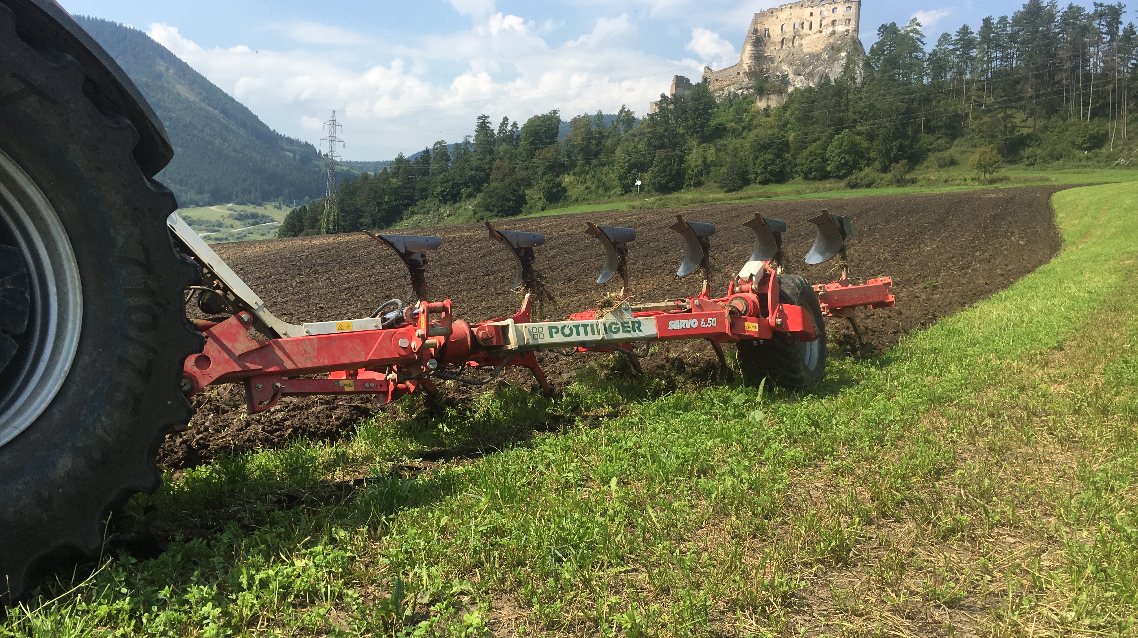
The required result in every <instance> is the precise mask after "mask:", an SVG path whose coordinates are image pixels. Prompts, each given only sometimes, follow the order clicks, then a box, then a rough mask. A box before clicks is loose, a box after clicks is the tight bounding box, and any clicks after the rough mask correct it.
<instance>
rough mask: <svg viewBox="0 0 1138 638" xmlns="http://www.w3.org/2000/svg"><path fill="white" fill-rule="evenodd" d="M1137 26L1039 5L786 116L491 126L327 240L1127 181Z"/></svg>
mask: <svg viewBox="0 0 1138 638" xmlns="http://www.w3.org/2000/svg"><path fill="white" fill-rule="evenodd" d="M1124 13H1125V7H1124V5H1122V4H1101V3H1094V7H1093V9H1091V10H1087V9H1084V8H1083V7H1080V6H1078V5H1074V4H1071V5H1068V6H1067V7H1065V8H1060V7H1059V6H1058V5H1057V4H1056V3H1055V2H1045V1H1043V0H1029V1H1028V2H1027V3H1026V4H1024V5H1023V7H1022V8H1021V9H1020V10H1019V11H1017V12H1015V13H1014V14H1013V15H1012V16H1010V17H1008V16H1000V17H998V18H991V17H989V18H985V19H984V20H983V23H982V24H981V25H979V27H978V28H976V29H973V28H972V27H970V26H969V25H964V26H961V27H960V28H959V29H957V30H956V31H955V32H953V33H944V34H942V35H941V36H940V37H939V38H938V39H937V41H936V43H935V45H934V46H932V47H929V46H927V43H926V41H925V37H924V35H923V34H922V32H921V30H920V26H921V25H920V24H919V23H918V22H916V21H912V22H910V23H909V24H907V25H904V26H898V25H897V24H896V23H890V24H885V25H882V26H881V27H879V28H878V29H877V32H876V40H875V42H874V44H873V45H872V46H871V47H870V49H869V51H868V52H865V53H864V55H861V54H858V55H851V56H850V61H849V63H847V65H846V68H845V70H844V71H843V73H842V74H841V76H840V77H838V78H834V79H824V80H823V81H822V82H821V83H820V84H819V85H818V86H816V87H812V88H805V89H798V90H794V91H792V92H790V93H789V95H788V96H787V101H786V103H785V104H784V105H783V106H780V107H775V108H758V107H757V106H756V96H760V97H761V96H763V95H766V94H769V93H772V92H785V91H786V88H785V81H784V80H783V81H780V78H761V79H759V80H758V81H757V82H756V83H755V86H754V90H753V92H748V93H746V94H742V95H739V94H734V95H728V96H722V97H721V98H720V99H719V100H716V98H715V97H714V96H713V95H712V94H711V93H710V92H709V91H708V89H707V87H706V86H705V85H703V84H698V85H696V86H695V88H694V89H693V90H692V92H691V94H690V96H688V97H687V98H686V99H683V100H671V99H669V98H668V97H666V96H661V101H660V103H659V109H658V111H656V112H654V113H651V114H649V115H648V116H647V117H645V118H643V119H641V120H637V119H636V118H635V117H634V115H633V113H632V112H631V111H629V110H628V109H626V108H622V109H621V111H620V113H619V114H618V116H617V117H616V118H615V119H614V118H611V117H610V118H608V120H609V121H610V122H611V123H609V124H607V125H606V124H605V118H603V117H602V116H601V114H599V113H598V114H597V115H596V116H580V117H576V118H573V119H572V121H571V123H570V124H571V126H570V131H569V133H568V135H566V136H564V137H563V138H562V139H559V136H558V126H559V123H560V115H559V113H558V112H557V111H553V112H550V113H547V114H544V115H537V116H534V117H532V118H530V119H529V120H528V121H526V122H525V123H524V124H522V125H521V126H520V127H519V126H518V123H516V122H510V121H509V120H508V119H503V120H502V121H501V122H500V124H498V125H497V126H496V127H495V126H494V124H493V121H492V120H491V118H490V117H488V116H486V115H482V116H479V117H478V120H477V122H476V125H475V130H474V135H473V137H472V138H471V137H468V138H466V139H465V140H463V142H462V143H460V144H458V145H451V146H452V147H453V150H451V149H450V148H448V145H447V144H446V143H445V142H444V141H439V142H437V143H436V144H435V145H434V146H433V148H430V149H426V150H424V151H423V152H422V153H420V154H417V155H416V156H415V158H414V159H413V160H412V159H408V158H405V157H403V156H400V157H398V158H396V160H395V162H394V163H393V164H392V165H391V166H390V167H389V168H387V169H385V170H383V171H381V172H379V173H378V174H374V175H370V174H365V175H363V176H360V177H358V178H356V179H351V180H349V181H346V182H344V183H343V184H342V185H341V187H340V190H339V193H338V195H337V198H336V200H335V202H334V204H335V205H334V209H335V212H336V218H335V219H334V220H332V221H333V223H332V224H329V225H326V230H329V231H339V232H346V231H355V230H360V229H365V228H385V227H388V226H391V225H392V224H395V223H398V222H400V221H401V220H403V219H405V218H407V217H409V216H412V215H421V214H429V213H431V212H432V211H439V210H450V211H460V212H461V211H466V216H465V218H467V219H480V218H489V217H505V216H512V215H518V214H522V213H525V212H536V211H540V210H543V209H545V208H548V207H550V206H555V205H563V204H565V203H574V202H585V201H590V200H597V199H601V198H605V197H619V196H620V195H622V194H627V193H630V192H633V191H635V190H636V188H637V187H636V185H635V184H636V182H637V180H640V181H641V182H642V183H643V188H645V189H647V190H648V191H649V192H655V193H671V192H676V191H680V190H683V189H691V188H698V187H700V186H704V185H714V186H717V187H719V188H720V189H722V190H724V191H734V190H738V189H741V188H744V187H746V186H748V185H750V184H752V183H756V184H771V183H781V182H786V181H788V180H792V179H802V180H822V179H832V178H837V179H843V180H845V182H846V184H847V185H848V186H850V187H855V188H856V187H871V186H875V185H882V184H897V183H903V182H904V179H905V175H906V174H907V173H908V172H909V171H910V170H911V169H912V168H913V167H916V166H918V165H934V166H939V167H940V168H947V167H948V166H950V165H952V164H954V163H956V162H958V161H959V160H958V159H957V158H958V157H959V156H960V155H961V153H960V152H959V151H960V150H961V149H964V151H965V155H966V156H971V162H972V165H973V166H974V167H975V168H976V170H977V171H978V172H979V173H981V174H984V175H987V174H989V173H990V172H992V171H994V170H996V168H997V167H998V166H999V165H1001V164H1003V163H1013V164H1014V163H1018V164H1023V165H1028V166H1043V167H1047V166H1066V165H1071V164H1078V163H1083V164H1085V163H1092V164H1094V165H1099V166H1102V165H1108V164H1112V163H1127V162H1128V161H1129V159H1130V156H1131V154H1132V151H1133V145H1132V141H1131V139H1130V138H1129V135H1128V120H1129V103H1130V96H1131V95H1132V94H1135V93H1136V92H1138V86H1136V83H1135V82H1134V81H1133V78H1134V70H1135V64H1136V63H1138V31H1136V29H1135V27H1134V25H1133V23H1126V24H1124V20H1123V16H1124ZM324 211H325V206H324V202H323V200H320V201H316V202H313V203H312V204H310V205H308V206H303V207H300V208H297V209H295V210H293V211H291V212H290V214H289V215H288V217H287V218H286V220H285V222H284V224H282V227H281V229H280V234H281V236H295V235H300V234H312V233H316V232H320V228H321V224H320V222H321V217H322V215H323V214H324Z"/></svg>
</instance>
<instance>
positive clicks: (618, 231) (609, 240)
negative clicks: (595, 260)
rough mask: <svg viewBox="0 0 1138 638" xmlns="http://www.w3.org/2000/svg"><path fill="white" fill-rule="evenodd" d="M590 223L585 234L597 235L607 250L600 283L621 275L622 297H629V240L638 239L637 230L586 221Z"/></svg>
mask: <svg viewBox="0 0 1138 638" xmlns="http://www.w3.org/2000/svg"><path fill="white" fill-rule="evenodd" d="M585 223H586V224H588V225H589V227H588V228H586V229H585V234H586V235H589V236H590V237H596V238H597V241H599V242H601V246H603V247H604V250H605V263H604V266H602V267H601V275H600V276H599V277H597V283H598V284H604V283H607V282H608V281H609V280H610V279H612V278H613V276H614V275H620V279H621V282H622V284H621V288H620V297H621V299H627V298H628V242H630V241H632V240H634V239H636V231H635V230H634V229H632V228H621V227H619V226H597V225H596V224H594V223H593V222H585Z"/></svg>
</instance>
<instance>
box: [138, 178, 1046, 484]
mask: <svg viewBox="0 0 1138 638" xmlns="http://www.w3.org/2000/svg"><path fill="white" fill-rule="evenodd" d="M1057 190H1059V188H1057V187H1031V188H1017V189H1002V190H992V191H971V192H959V193H933V194H917V195H894V196H871V197H857V198H845V199H812V200H795V201H768V202H758V203H747V204H718V205H709V206H697V207H690V208H679V209H669V210H637V211H608V212H598V213H589V214H584V215H559V216H551V217H543V218H536V219H520V220H508V221H503V222H500V223H499V224H498V227H499V228H502V229H506V230H526V231H532V232H540V233H545V234H546V237H547V242H546V244H545V246H543V247H541V248H539V249H538V257H537V262H536V267H537V269H538V270H539V271H540V272H541V273H542V274H543V275H544V276H545V281H546V285H547V287H548V289H549V291H550V292H551V293H552V294H553V295H554V296H555V297H556V299H557V304H547V305H546V306H545V314H546V317H547V318H550V319H559V318H564V317H565V316H566V315H568V314H569V313H571V312H577V311H580V310H584V309H588V308H592V307H596V305H597V304H598V303H599V302H600V300H601V297H602V295H603V293H604V292H606V291H615V290H617V289H618V288H619V283H617V282H615V281H614V282H610V283H609V284H608V285H607V286H605V287H601V286H596V285H595V284H594V283H593V281H594V280H595V279H596V276H597V274H598V273H599V272H600V265H601V263H602V260H603V253H602V250H601V247H600V245H599V244H598V243H597V242H596V241H595V240H593V239H590V238H588V237H587V236H586V235H585V234H584V228H585V221H586V220H588V221H593V222H595V223H598V224H607V225H613V226H628V227H633V228H635V229H636V231H637V238H636V241H634V242H632V243H631V244H630V257H629V264H630V266H629V268H630V271H631V278H632V281H631V288H632V293H633V298H634V300H636V301H641V302H644V301H660V300H664V299H669V298H674V297H679V296H685V295H694V294H697V293H698V292H699V288H700V283H701V282H700V281H699V278H698V276H697V275H693V276H691V277H687V278H685V279H678V278H676V277H675V276H674V274H675V271H676V268H677V267H678V265H679V263H680V259H681V257H682V242H681V240H680V237H679V235H677V234H676V233H674V232H672V231H670V230H668V226H669V225H670V224H672V223H673V222H674V221H675V215H677V214H682V215H684V216H685V217H686V218H687V219H688V220H689V221H705V222H712V223H714V224H716V226H717V231H716V234H715V235H714V236H713V237H712V238H711V249H712V259H713V261H714V265H715V267H716V270H717V274H716V277H715V281H713V282H712V291H713V292H721V291H724V290H725V289H726V284H727V281H728V277H729V274H730V273H733V272H735V271H737V270H738V269H739V267H740V266H741V265H742V264H743V263H744V262H745V261H746V259H747V258H748V257H749V255H750V253H751V246H752V243H753V235H752V234H751V231H750V230H749V229H747V228H745V227H743V226H742V223H743V222H745V221H748V220H749V219H750V218H751V217H752V215H753V214H754V213H755V212H759V213H762V214H763V215H765V216H768V217H774V218H778V219H784V220H786V221H787V222H788V225H789V228H788V232H787V233H786V236H785V243H784V251H785V253H786V256H787V263H788V264H789V266H790V270H791V272H795V273H799V274H802V275H804V276H805V277H806V278H807V279H809V280H810V281H812V282H822V281H830V280H833V279H836V278H837V276H838V273H837V271H836V269H835V262H836V260H835V261H832V262H829V263H827V264H822V265H819V266H812V267H808V266H805V265H804V264H803V263H802V258H803V257H804V256H805V255H806V253H807V251H808V250H809V248H810V245H811V243H812V242H813V238H814V226H813V225H812V224H810V223H808V222H806V221H805V220H807V219H808V218H810V217H813V216H815V215H817V214H818V213H819V212H820V211H821V210H822V209H827V210H829V211H830V212H831V213H835V214H842V215H850V216H851V217H852V220H853V227H854V236H853V238H852V239H851V240H850V241H849V242H848V246H849V256H850V262H851V264H852V269H853V272H852V274H853V277H854V278H855V279H858V280H862V279H868V278H871V277H877V276H881V275H889V276H891V277H893V282H894V293H895V295H896V297H897V307H896V308H893V309H888V310H879V311H862V312H861V313H860V315H859V325H860V326H861V328H862V330H863V334H864V335H865V339H866V342H867V344H868V345H869V347H870V348H873V349H876V350H882V349H886V348H888V347H890V346H892V345H893V344H895V343H896V342H897V340H898V339H899V338H900V337H901V336H902V335H903V334H905V333H906V332H908V331H911V330H914V329H917V328H921V327H923V326H927V325H929V324H931V323H933V322H935V321H936V320H937V319H939V318H941V317H944V316H946V315H949V314H952V313H953V312H955V311H957V310H959V309H960V308H963V307H965V306H967V305H969V304H972V303H975V302H976V301H979V300H980V299H983V298H985V297H987V296H989V295H991V294H992V293H994V292H996V291H997V290H1000V289H1001V288H1004V287H1006V286H1008V285H1010V284H1011V283H1012V282H1014V281H1015V280H1016V279H1018V278H1020V277H1022V276H1023V275H1025V274H1027V273H1028V272H1031V271H1032V270H1034V269H1035V268H1037V267H1038V266H1040V265H1041V264H1043V263H1045V262H1047V261H1048V260H1050V259H1051V257H1052V256H1053V255H1054V254H1055V253H1056V252H1057V251H1058V249H1059V246H1060V238H1059V233H1058V232H1057V230H1056V229H1055V226H1054V224H1053V220H1052V211H1051V206H1050V199H1051V195H1052V194H1053V193H1054V192H1055V191H1057ZM415 232H416V233H419V234H434V235H437V236H439V237H441V238H442V240H443V242H442V247H441V248H440V249H439V250H438V251H436V252H435V253H433V254H431V256H430V265H429V267H428V278H427V282H428V292H429V295H430V297H431V298H432V299H443V298H450V299H452V300H453V301H454V303H455V310H456V314H457V315H458V316H459V317H461V318H463V319H465V320H467V321H469V322H471V323H475V322H478V321H483V320H487V319H492V318H495V317H501V316H508V315H510V314H513V313H514V312H516V310H517V307H518V305H519V303H520V297H519V296H518V295H517V294H515V293H513V292H511V291H510V287H511V286H512V284H513V272H514V267H513V261H512V257H511V256H510V255H509V254H508V253H507V252H506V250H505V249H504V248H503V247H502V246H501V245H498V244H496V243H494V242H491V241H490V240H489V239H488V238H487V234H486V230H485V229H484V228H483V227H482V226H480V225H460V226H446V227H439V228H435V229H420V230H417V231H415ZM215 249H216V250H217V252H218V254H220V255H221V256H222V257H223V258H224V259H225V260H226V261H227V262H228V263H229V264H230V265H231V266H232V267H233V269H234V270H236V271H237V273H238V274H239V275H241V277H243V278H244V279H245V281H246V282H247V283H248V284H249V285H250V286H251V287H252V288H253V289H254V290H256V291H257V293H258V294H259V295H260V296H261V297H262V298H263V299H264V300H265V301H266V303H267V304H268V306H269V308H270V309H271V310H272V311H273V312H274V313H275V314H277V315H278V316H280V317H282V318H283V319H285V320H287V321H291V322H296V323H301V322H305V321H330V320H337V319H353V318H359V317H365V316H370V315H371V313H372V312H374V310H375V308H376V307H377V306H379V304H380V303H382V302H383V301H386V300H388V299H391V298H396V297H398V298H402V299H409V298H411V293H410V286H409V284H408V278H407V275H406V273H405V271H404V270H403V266H402V263H401V262H400V261H399V259H398V257H396V256H395V254H394V253H392V252H391V251H390V250H389V249H388V248H386V247H385V246H382V245H380V244H379V243H377V242H375V241H374V240H372V239H371V238H369V237H367V236H366V235H363V234H349V235H336V236H326V237H311V238H297V239H287V240H270V241H261V242H246V243H234V244H223V245H219V246H216V247H215ZM830 330H831V333H830V334H831V342H832V346H831V347H835V346H834V345H833V343H834V342H836V343H838V344H848V343H849V341H850V340H849V333H848V328H847V327H846V324H845V322H844V320H841V321H835V322H833V323H832V325H831V327H830ZM544 356H545V360H543V364H545V365H547V366H548V367H549V371H550V372H551V375H550V376H551V379H552V380H553V381H554V383H555V385H557V384H561V383H564V382H566V381H567V380H569V379H571V375H572V370H573V369H574V367H575V366H577V365H580V364H581V363H584V359H585V358H587V357H589V356H590V355H583V356H582V357H581V358H574V359H573V360H572V361H570V360H569V357H566V356H562V355H556V354H548V355H544ZM654 358H655V361H651V360H648V361H646V367H648V369H649V370H652V369H660V368H666V369H668V370H672V371H678V372H681V373H685V374H696V375H702V374H706V373H707V370H708V369H710V368H711V363H712V361H713V358H712V355H711V352H710V349H709V347H708V346H707V345H706V344H703V343H698V342H697V343H692V344H669V345H668V346H667V347H665V348H662V350H661V352H660V353H659V354H657V355H654ZM527 375H528V373H523V372H522V371H516V372H514V373H511V375H509V376H506V375H503V378H505V379H506V380H507V381H509V382H514V383H529V380H528V378H527ZM195 406H196V408H197V415H196V416H195V417H194V419H193V421H191V423H190V428H189V429H188V430H187V431H185V432H180V433H172V434H171V435H170V436H168V437H167V440H166V442H165V444H164V445H163V446H162V449H161V452H160V459H159V461H160V463H164V464H165V465H166V467H169V468H171V469H176V468H181V467H187V466H191V465H196V464H198V463H201V462H203V461H206V460H209V459H211V458H214V457H216V456H217V455H218V454H221V453H223V452H225V451H228V450H233V451H245V450H251V449H258V448H261V447H272V446H278V445H280V444H282V443H283V442H285V441H287V440H288V439H290V438H294V437H297V436H306V437H312V438H336V437H339V436H341V435H343V434H345V433H350V432H351V426H352V425H353V424H354V423H356V422H357V421H359V420H360V419H361V418H363V417H366V416H368V415H370V414H371V413H372V412H374V411H375V410H377V409H379V406H378V404H376V403H374V402H372V401H370V400H366V399H352V400H344V399H338V398H324V397H313V398H291V399H289V398H286V399H284V400H282V401H281V404H280V405H279V406H277V407H276V408H274V409H273V410H270V411H269V412H267V413H265V414H261V415H256V416H248V415H246V414H245V412H244V409H243V407H242V406H243V396H242V391H241V390H240V388H238V387H236V386H230V387H223V388H218V389H213V390H210V391H207V392H205V393H203V394H202V395H199V397H197V398H196V399H195Z"/></svg>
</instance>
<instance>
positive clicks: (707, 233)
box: [668, 215, 715, 277]
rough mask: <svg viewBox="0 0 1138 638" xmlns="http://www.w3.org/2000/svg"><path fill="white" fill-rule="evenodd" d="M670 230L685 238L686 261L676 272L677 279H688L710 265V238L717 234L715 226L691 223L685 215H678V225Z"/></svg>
mask: <svg viewBox="0 0 1138 638" xmlns="http://www.w3.org/2000/svg"><path fill="white" fill-rule="evenodd" d="M668 228H670V229H672V230H674V231H676V232H677V233H679V234H680V235H682V236H683V238H684V261H683V263H681V264H680V268H679V270H677V271H676V276H677V277H687V276H688V275H690V274H692V273H693V272H695V271H697V270H700V269H701V268H702V269H706V268H707V267H708V266H709V265H710V264H709V261H708V260H709V258H710V256H711V242H710V240H709V239H708V238H709V237H711V236H712V235H714V234H715V224H709V223H706V222H689V221H686V220H685V219H684V216H683V215H676V223H674V224H672V225H671V226H669V227H668Z"/></svg>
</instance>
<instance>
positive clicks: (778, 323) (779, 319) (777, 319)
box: [774, 317, 782, 326]
mask: <svg viewBox="0 0 1138 638" xmlns="http://www.w3.org/2000/svg"><path fill="white" fill-rule="evenodd" d="M774 325H776V326H781V325H782V317H775V318H774Z"/></svg>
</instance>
